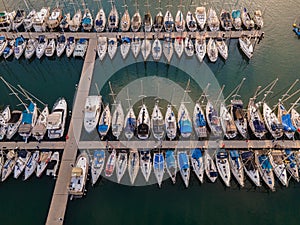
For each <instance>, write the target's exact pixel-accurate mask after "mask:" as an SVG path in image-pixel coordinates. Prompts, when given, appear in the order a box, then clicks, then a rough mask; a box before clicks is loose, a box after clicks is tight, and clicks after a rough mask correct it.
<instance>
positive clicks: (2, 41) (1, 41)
mask: <svg viewBox="0 0 300 225" xmlns="http://www.w3.org/2000/svg"><path fill="white" fill-rule="evenodd" d="M7 44H8V40H7V39H6V37H5V36H0V56H1V55H2V53H3V52H4V49H5V48H6V46H7Z"/></svg>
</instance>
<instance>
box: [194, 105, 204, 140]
mask: <svg viewBox="0 0 300 225" xmlns="http://www.w3.org/2000/svg"><path fill="white" fill-rule="evenodd" d="M193 124H194V129H195V131H196V134H197V136H198V137H199V138H203V137H207V129H206V120H205V114H204V111H203V110H202V107H201V105H200V103H199V102H197V103H196V104H195V107H194V113H193Z"/></svg>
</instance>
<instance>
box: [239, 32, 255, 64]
mask: <svg viewBox="0 0 300 225" xmlns="http://www.w3.org/2000/svg"><path fill="white" fill-rule="evenodd" d="M239 44H240V48H241V49H242V51H243V52H244V53H245V55H246V56H247V57H248V59H251V58H252V56H253V50H254V47H253V44H252V43H251V37H247V36H246V35H242V36H241V37H240V38H239Z"/></svg>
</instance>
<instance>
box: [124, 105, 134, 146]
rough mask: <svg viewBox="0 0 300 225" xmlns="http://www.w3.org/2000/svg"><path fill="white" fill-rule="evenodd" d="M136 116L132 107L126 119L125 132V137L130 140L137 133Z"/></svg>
mask: <svg viewBox="0 0 300 225" xmlns="http://www.w3.org/2000/svg"><path fill="white" fill-rule="evenodd" d="M136 125H137V124H136V116H135V114H134V111H133V108H132V107H131V108H130V109H129V110H128V113H127V115H126V117H125V122H124V132H125V137H126V138H127V139H128V140H130V139H131V138H132V137H133V136H134V134H135V131H136Z"/></svg>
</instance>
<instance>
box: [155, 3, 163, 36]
mask: <svg viewBox="0 0 300 225" xmlns="http://www.w3.org/2000/svg"><path fill="white" fill-rule="evenodd" d="M159 4H160V1H159ZM163 27H164V16H163V14H162V12H161V7H159V12H158V13H157V14H156V16H155V19H154V25H153V29H154V31H155V32H161V31H162V29H163Z"/></svg>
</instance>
